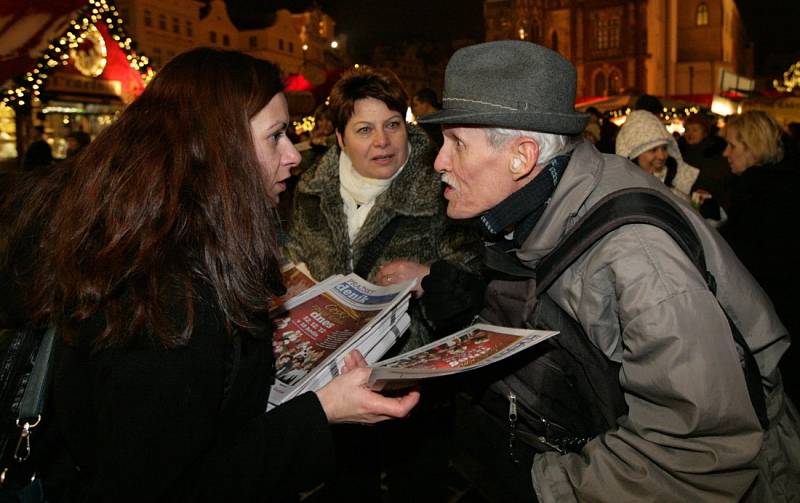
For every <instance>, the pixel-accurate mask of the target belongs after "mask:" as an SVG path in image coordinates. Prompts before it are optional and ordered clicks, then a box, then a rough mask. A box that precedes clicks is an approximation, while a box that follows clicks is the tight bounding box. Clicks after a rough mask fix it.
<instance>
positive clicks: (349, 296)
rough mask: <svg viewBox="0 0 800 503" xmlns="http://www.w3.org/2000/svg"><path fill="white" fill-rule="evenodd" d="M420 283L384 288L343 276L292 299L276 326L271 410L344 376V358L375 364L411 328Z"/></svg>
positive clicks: (274, 314)
mask: <svg viewBox="0 0 800 503" xmlns="http://www.w3.org/2000/svg"><path fill="white" fill-rule="evenodd" d="M413 287H414V281H408V282H405V283H401V284H398V285H391V286H386V287H381V286H377V285H373V284H371V283H369V282H367V281H366V280H364V279H363V278H361V277H359V276H358V275H356V274H349V275H347V276H337V277H335V278H333V279H330V278H329V279H327V280H325V281H323V282H321V283H318V284H316V285H314V286H312V287H310V288H308V289H306V290H304V291H302V293H300V294H299V295H298V296H295V297H293V298H290V299H288V300H286V301H284V302H283V304H281V305H280V306H278V307H276V308H275V309H274V311H273V312H272V313H271V315H272V317H273V319H274V320H275V326H276V329H275V333H274V336H273V353H274V355H275V383H274V384H273V385H272V388H271V389H270V397H269V402H270V406H269V407H268V409H267V410H269V409H271V408H272V407H274V406H276V405H280V404H281V403H283V402H285V401H287V400H290V399H292V398H294V397H295V396H297V395H298V394H300V393H303V392H305V391H313V390H316V389H319V387H321V386H324V385H325V384H327V383H328V382H329V381H330V380H331V379H332V378H333V377H335V376H336V375H338V374H339V370H340V369H341V366H342V362H343V360H344V356H345V355H346V354H347V353H349V352H350V351H351V350H353V349H358V350H359V351H361V353H362V354H363V355H364V356H365V358H367V362H369V363H370V364H372V363H375V362H376V361H377V360H379V359H380V358H381V357H382V356H383V355H384V354H385V353H386V351H388V349H389V348H390V347H391V346H392V345H393V344H394V342H395V341H396V340H397V339H398V338H399V337H400V336H401V335H402V334H403V332H404V331H405V330H406V328H408V324H409V318H408V314H407V313H406V311H407V310H408V301H409V298H410V294H411V289H412V288H413Z"/></svg>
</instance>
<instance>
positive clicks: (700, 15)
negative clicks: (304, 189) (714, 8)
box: [695, 2, 708, 26]
mask: <svg viewBox="0 0 800 503" xmlns="http://www.w3.org/2000/svg"><path fill="white" fill-rule="evenodd" d="M695 23H696V24H697V26H707V25H708V4H706V3H705V2H701V3H700V5H698V6H697V16H696V17H695Z"/></svg>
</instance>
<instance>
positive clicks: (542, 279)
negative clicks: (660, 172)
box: [536, 188, 716, 295]
mask: <svg viewBox="0 0 800 503" xmlns="http://www.w3.org/2000/svg"><path fill="white" fill-rule="evenodd" d="M628 224H649V225H655V226H656V227H658V228H660V229H662V230H663V231H665V232H666V233H667V234H669V235H670V237H672V239H674V240H675V242H676V243H678V246H680V247H681V249H682V250H683V251H684V253H686V255H687V256H688V257H689V259H691V261H692V263H693V264H694V265H695V267H697V270H699V271H700V272H701V273H702V274H703V277H704V278H705V279H706V282H707V283H709V287H711V288H712V292H714V293H715V294H716V282H715V281H714V280H713V277H712V276H711V274H710V273H709V272H708V269H707V268H706V261H705V256H704V255H703V245H702V244H701V243H700V239H699V238H698V237H697V234H695V232H694V229H693V228H692V226H691V225H689V223H688V222H686V220H685V219H684V217H683V215H682V214H681V213H680V210H678V209H677V208H675V206H674V205H673V203H671V202H669V200H668V199H667V198H666V196H664V195H662V194H661V193H660V192H658V191H656V190H653V189H645V188H633V189H622V190H619V191H616V192H612V193H611V194H609V195H607V196H606V197H604V198H603V199H601V200H600V201H599V202H598V203H597V204H596V205H594V207H592V208H591V209H590V210H589V211H588V212H587V213H586V214H585V215H583V216H582V217H581V218H580V219H579V220H578V221H577V222H576V223H575V225H574V226H573V227H572V229H571V230H570V232H569V234H568V235H567V237H566V238H564V239H562V240H561V242H560V243H558V245H556V247H555V248H554V249H553V250H552V251H551V252H550V253H549V254H547V256H545V257H544V258H542V260H541V261H540V262H539V264H537V266H536V293H537V295H539V294H541V293H543V292H545V291H547V290H548V289H549V288H550V286H552V284H553V282H554V281H555V280H556V279H558V277H559V276H561V274H562V273H563V272H564V271H565V270H567V268H569V267H570V266H571V265H572V264H573V263H574V262H575V261H576V260H577V259H578V257H580V256H581V255H583V253H584V252H585V251H586V250H588V249H589V248H590V247H591V246H592V245H593V244H595V243H596V242H597V241H599V240H600V239H601V238H603V236H605V235H606V234H608V233H609V232H611V231H613V230H616V229H618V228H620V227H622V226H623V225H628Z"/></svg>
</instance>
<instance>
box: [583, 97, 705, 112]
mask: <svg viewBox="0 0 800 503" xmlns="http://www.w3.org/2000/svg"><path fill="white" fill-rule="evenodd" d="M637 97H638V95H636V94H617V95H614V96H587V97H583V98H578V99H577V100H576V101H575V108H576V109H578V110H580V111H582V112H583V111H586V109H587V108H589V107H595V108H596V109H598V110H600V111H601V112H611V111H614V110H622V109H626V108H633V104H634V103H635V102H636V98H637ZM713 98H714V96H713V95H711V94H685V95H674V96H658V99H659V100H660V101H661V104H662V105H664V108H666V109H667V110H670V111H671V110H672V109H673V108H674V109H675V110H676V111H679V110H683V109H685V108H689V107H692V106H694V107H705V108H710V107H711V102H712V100H713Z"/></svg>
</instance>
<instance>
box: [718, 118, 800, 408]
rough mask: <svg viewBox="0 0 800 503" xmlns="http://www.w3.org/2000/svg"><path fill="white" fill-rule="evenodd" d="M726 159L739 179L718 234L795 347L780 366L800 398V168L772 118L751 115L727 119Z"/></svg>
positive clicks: (792, 392) (794, 396) (790, 388)
mask: <svg viewBox="0 0 800 503" xmlns="http://www.w3.org/2000/svg"><path fill="white" fill-rule="evenodd" d="M725 140H726V141H727V142H728V146H727V147H726V148H725V152H724V156H725V158H726V159H727V160H728V163H730V168H731V171H732V172H733V174H734V175H736V176H737V177H738V179H737V180H736V181H735V184H734V190H733V193H732V197H731V209H730V212H729V219H728V223H727V224H726V225H725V226H724V227H722V229H721V233H722V235H723V236H724V237H725V239H726V240H727V241H728V243H729V244H730V245H731V248H733V250H734V251H735V252H736V255H737V256H738V257H739V260H741V261H742V263H743V264H744V265H745V266H746V267H747V269H748V270H749V271H750V273H751V274H752V275H753V276H754V277H755V279H756V281H758V283H759V284H760V285H761V286H762V287H763V288H764V290H765V291H766V292H767V295H769V298H770V299H771V300H772V302H773V304H774V305H775V310H776V311H777V312H778V316H779V317H780V319H781V321H783V323H784V325H786V328H787V329H788V331H789V334H791V335H792V338H793V341H792V342H793V343H792V345H791V346H790V347H789V350H788V351H787V352H786V354H785V355H784V356H783V360H782V361H781V374H782V375H783V379H784V382H785V385H784V387H785V389H786V393H787V394H788V395H789V396H790V397H791V398H792V399H793V400H794V401H795V402H797V400H798V399H800V372H798V368H797V367H798V364H800V353H799V352H798V350H797V334H798V330H800V314H798V313H800V311H798V306H800V288H799V287H798V285H800V266H798V264H797V259H798V257H800V236H798V233H797V231H796V228H797V223H798V222H800V207H799V206H798V205H797V200H796V199H797V195H798V194H800V166H798V156H797V152H796V150H795V149H794V148H793V147H792V145H791V143H790V142H785V141H784V139H783V130H782V129H781V127H780V125H779V124H778V122H777V121H776V120H775V118H774V117H772V116H771V115H769V114H768V113H766V112H762V111H749V112H745V113H743V114H741V115H734V116H731V117H730V118H728V121H727V124H726V127H725Z"/></svg>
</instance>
